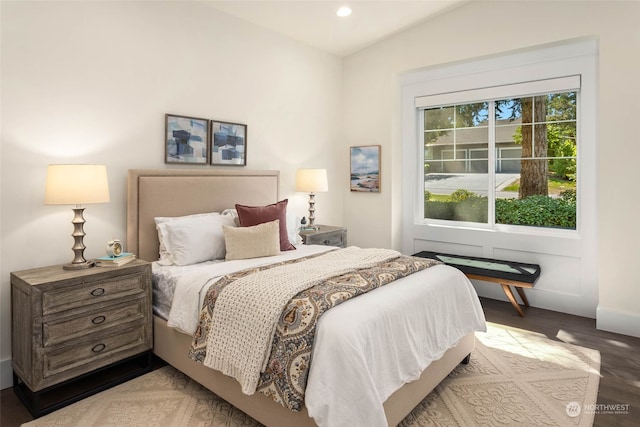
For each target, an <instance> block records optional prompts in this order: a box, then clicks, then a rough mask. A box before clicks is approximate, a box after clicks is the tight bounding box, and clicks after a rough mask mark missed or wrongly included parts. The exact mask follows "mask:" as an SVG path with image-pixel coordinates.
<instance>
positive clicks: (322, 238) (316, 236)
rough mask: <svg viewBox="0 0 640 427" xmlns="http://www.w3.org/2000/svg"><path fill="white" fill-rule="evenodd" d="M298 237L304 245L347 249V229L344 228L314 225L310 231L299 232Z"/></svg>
mask: <svg viewBox="0 0 640 427" xmlns="http://www.w3.org/2000/svg"><path fill="white" fill-rule="evenodd" d="M300 237H302V243H304V244H305V245H324V246H337V247H340V248H346V247H347V229H346V228H344V227H332V226H330V225H316V226H315V228H314V229H311V230H300Z"/></svg>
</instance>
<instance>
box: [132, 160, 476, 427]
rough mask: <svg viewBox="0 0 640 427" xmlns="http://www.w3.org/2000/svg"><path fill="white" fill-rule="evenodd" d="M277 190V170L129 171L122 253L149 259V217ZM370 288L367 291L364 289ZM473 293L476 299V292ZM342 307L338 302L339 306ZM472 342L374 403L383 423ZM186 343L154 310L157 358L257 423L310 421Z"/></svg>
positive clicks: (469, 339) (260, 200)
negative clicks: (249, 390) (194, 353)
mask: <svg viewBox="0 0 640 427" xmlns="http://www.w3.org/2000/svg"><path fill="white" fill-rule="evenodd" d="M278 190H279V172H278V171H257V170H245V169H243V170H238V169H233V170H218V169H216V170H211V169H210V170H195V169H159V170H141V169H140V170H130V171H129V177H128V208H127V250H128V251H131V252H134V253H136V254H137V255H138V257H139V258H141V259H144V260H147V261H156V260H157V259H158V253H159V241H158V233H157V230H156V226H155V221H154V218H156V217H179V216H184V215H192V214H199V213H204V212H221V211H223V210H225V209H228V208H230V207H233V206H235V204H244V205H249V206H262V205H268V204H272V203H274V202H276V201H278V200H279V194H278ZM437 268H450V267H446V266H438V267H437ZM461 276H463V275H461ZM464 280H466V278H465V279H464ZM374 293H375V291H374V292H370V294H374ZM366 295H368V294H366ZM474 297H475V298H476V299H477V296H474ZM354 300H357V298H354ZM348 302H349V303H351V302H352V301H348ZM344 305H345V306H346V303H345V304H344ZM477 306H479V302H478V303H477ZM340 307H341V306H338V307H336V311H337V309H338V308H340ZM475 316H476V317H478V319H480V318H481V319H480V320H481V321H480V320H478V321H477V322H476V323H477V325H476V327H475V330H482V328H483V327H484V316H483V314H482V313H481V312H480V313H475ZM325 317H328V315H326V316H325ZM474 341H475V338H474V333H473V331H469V332H468V333H466V334H465V335H464V336H463V337H461V338H460V339H459V340H457V342H455V343H453V344H452V345H451V346H450V348H448V349H446V351H445V352H444V354H443V355H442V357H440V358H439V359H437V360H434V361H431V362H430V363H429V364H428V366H427V367H426V368H425V369H424V370H423V371H422V373H421V374H419V377H418V378H417V379H415V380H413V379H412V380H411V381H410V382H407V383H406V384H404V385H402V386H401V387H400V388H398V389H397V390H396V391H394V392H393V393H391V394H390V395H389V396H388V398H386V400H384V403H383V405H382V409H383V410H384V418H385V419H386V424H387V425H396V424H398V423H399V422H400V421H402V419H403V418H404V417H405V416H406V415H408V414H409V413H410V412H411V410H412V409H413V408H414V407H415V406H416V405H417V404H418V403H419V402H420V401H421V400H422V399H423V398H424V397H425V396H427V395H428V394H429V392H431V391H432V390H433V389H434V388H435V387H436V386H437V385H438V384H439V383H440V382H441V381H442V379H444V378H445V377H446V376H447V375H448V374H449V373H450V372H451V371H452V370H453V369H454V368H455V367H456V366H457V365H458V364H459V363H461V362H462V361H463V360H464V359H467V360H468V356H469V355H470V353H471V351H472V349H473V346H474ZM191 344H192V337H191V336H190V335H188V334H185V333H183V332H180V331H179V330H177V329H176V328H172V327H169V326H168V323H167V320H166V318H164V316H160V315H154V349H153V351H154V353H155V354H156V355H157V356H158V357H160V358H161V359H163V360H164V361H166V362H167V363H169V364H170V365H172V366H174V367H175V368H177V369H178V370H180V371H182V372H184V373H185V374H186V375H188V376H189V377H191V378H193V379H194V380H195V381H197V382H199V383H200V384H202V385H203V386H205V387H206V388H208V389H209V390H211V391H212V392H214V393H216V394H217V395H218V396H220V397H222V398H223V399H225V400H226V401H228V402H229V403H231V404H232V405H234V406H235V407H237V408H238V409H240V410H242V411H243V412H245V413H246V414H248V415H250V416H251V417H253V418H254V419H256V420H257V421H259V422H260V423H262V424H264V425H267V426H278V427H281V426H296V427H300V426H313V425H316V421H315V419H314V418H311V417H310V416H309V413H308V411H307V408H306V407H303V408H302V410H300V411H297V412H294V411H291V410H289V409H287V408H285V407H284V406H282V405H281V404H279V403H276V402H274V401H273V400H272V399H271V398H270V397H267V396H266V395H264V394H261V393H254V394H252V395H247V394H244V393H243V392H242V390H241V386H240V384H239V383H238V382H237V381H236V380H235V379H233V378H231V377H229V376H227V375H224V374H222V373H221V372H219V371H216V370H212V369H209V368H207V367H205V366H204V365H203V364H201V363H198V362H195V361H194V360H192V359H191V358H190V357H188V353H189V350H190V347H191ZM443 351H444V350H443ZM314 355H315V353H314ZM314 357H315V356H314ZM314 360H315V359H314ZM318 360H319V359H318ZM318 363H319V362H318ZM312 365H313V364H312ZM321 424H326V423H325V422H323V423H321ZM333 424H334V423H331V425H333Z"/></svg>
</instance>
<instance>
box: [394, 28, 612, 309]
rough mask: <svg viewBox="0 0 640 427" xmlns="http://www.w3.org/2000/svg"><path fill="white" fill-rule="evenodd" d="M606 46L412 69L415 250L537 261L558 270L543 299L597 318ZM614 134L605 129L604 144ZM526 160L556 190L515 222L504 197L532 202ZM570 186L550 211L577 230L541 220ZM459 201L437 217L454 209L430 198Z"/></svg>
mask: <svg viewBox="0 0 640 427" xmlns="http://www.w3.org/2000/svg"><path fill="white" fill-rule="evenodd" d="M597 52H598V46H597V40H595V39H581V40H572V41H567V42H562V43H556V44H553V45H544V46H539V47H537V48H532V49H523V50H518V51H513V52H507V53H504V54H501V55H492V56H489V57H482V58H474V59H470V60H468V61H464V62H457V63H452V64H448V65H442V66H434V67H429V68H425V69H421V70H415V71H410V72H407V73H406V74H404V75H402V76H401V79H400V84H401V91H402V100H401V118H402V180H401V187H402V188H401V193H402V224H401V225H402V251H403V252H404V253H416V252H419V251H425V250H426V251H434V250H437V251H441V252H444V253H451V254H462V255H470V256H478V257H487V258H496V259H505V260H513V261H520V262H535V263H537V264H540V265H541V267H542V271H546V272H547V273H546V274H545V275H543V277H541V278H540V281H539V284H538V285H536V299H537V301H536V304H538V305H541V306H545V307H553V308H552V309H557V310H558V311H563V310H566V308H567V307H572V308H576V307H581V308H583V309H584V310H585V311H584V312H585V313H595V307H596V306H597V303H598V292H597V289H598V286H597V277H598V272H597V265H598V262H597V260H598V257H597V244H596V242H597V229H598V223H597V214H598V211H597V206H598V205H597V197H598V189H599V187H598V182H597V178H598V168H597V156H596V148H597V136H598V132H597V123H598V116H597V108H596V107H597V105H598V103H597V92H598V91H597V87H598V83H597V73H596V71H597V62H598V61H597V58H598V53H597ZM607 137H608V135H601V138H603V146H604V147H606V138H607ZM543 138H546V144H547V145H546V149H547V151H546V153H545V152H544V151H540V150H541V149H543V148H545V147H544V145H542V146H541V145H540V143H541V141H542V142H543V141H544V139H543ZM529 140H530V141H529ZM529 142H530V144H529ZM618 154H619V155H624V153H618ZM523 166H524V168H527V167H534V168H535V169H536V170H538V171H542V173H543V176H546V179H544V180H534V182H536V183H540V182H541V183H542V185H545V184H546V185H547V188H548V193H549V194H548V196H531V197H538V198H539V199H538V200H536V199H535V198H534V201H535V202H536V203H537V205H536V207H537V208H538V209H537V210H530V211H528V212H529V213H530V215H529V216H528V217H525V221H522V222H519V223H517V224H512V222H516V221H514V219H513V218H514V217H517V218H516V219H517V220H520V216H518V215H516V214H515V213H514V212H517V211H516V210H515V209H510V208H511V206H507V208H509V209H507V212H509V213H511V215H506V216H505V214H504V212H502V210H503V206H502V204H507V203H513V204H517V203H524V202H523V201H522V200H521V197H520V190H521V189H522V187H523V185H524V186H526V185H528V184H527V183H525V184H523V182H522V181H523V180H522V175H523ZM545 168H546V170H545ZM430 174H433V176H432V177H429V175H430ZM438 175H440V176H438ZM452 176H455V177H456V178H453V177H452ZM428 177H429V178H431V179H429V180H427V179H426V178H428ZM505 177H511V178H510V179H509V180H508V182H506V181H504V180H503V178H505ZM472 178H473V179H472ZM514 178H515V180H514ZM556 179H558V181H556ZM447 180H448V184H447V186H448V187H449V188H448V189H447V191H446V192H445V190H444V184H445V182H447ZM453 180H457V182H456V181H453ZM574 188H575V193H573V191H571V190H573V189H574ZM456 190H462V191H458V192H456ZM425 191H429V192H430V193H431V196H430V198H429V200H428V201H425ZM605 191H608V190H605ZM505 192H506V194H505ZM563 192H564V196H563V197H564V198H565V199H566V202H567V205H568V206H570V208H568V209H566V210H565V211H563V210H560V209H557V210H556V211H554V213H553V215H551V217H552V218H553V219H554V220H557V219H558V218H560V217H562V216H563V215H565V217H568V218H569V220H570V221H571V222H572V221H575V225H567V224H566V223H560V224H559V225H557V224H553V223H549V222H542V223H540V224H542V225H538V224H539V223H537V222H536V221H535V219H536V218H537V214H538V213H540V212H542V213H546V211H548V210H550V209H551V208H550V207H549V206H548V204H551V203H555V202H557V201H560V199H561V196H560V194H561V193H563ZM454 193H456V194H455V196H453V194H454ZM574 194H575V200H571V199H572V198H573V197H574ZM452 196H453V197H454V198H455V201H458V200H463V199H464V200H465V201H466V203H450V204H449V205H450V206H455V208H452V209H450V210H448V211H447V212H445V213H444V214H443V213H442V212H438V213H439V214H440V215H442V217H443V218H445V219H434V218H433V217H434V216H435V214H434V211H435V210H437V209H441V210H445V209H447V208H444V207H439V208H438V207H435V208H432V206H426V207H425V205H427V202H429V203H431V202H438V201H440V202H442V203H440V204H441V205H444V204H446V203H445V202H447V201H448V200H450V199H451V198H452ZM545 202H547V204H545ZM436 204H437V203H433V205H434V206H435V205H436ZM534 214H535V215H534ZM456 215H457V216H456ZM547 216H548V215H547ZM474 285H475V287H476V289H477V291H478V293H479V294H480V295H483V296H488V297H490V298H502V297H501V295H499V293H498V292H497V291H496V290H495V289H494V288H493V287H490V286H485V285H486V284H484V283H482V282H474ZM576 312H577V311H576Z"/></svg>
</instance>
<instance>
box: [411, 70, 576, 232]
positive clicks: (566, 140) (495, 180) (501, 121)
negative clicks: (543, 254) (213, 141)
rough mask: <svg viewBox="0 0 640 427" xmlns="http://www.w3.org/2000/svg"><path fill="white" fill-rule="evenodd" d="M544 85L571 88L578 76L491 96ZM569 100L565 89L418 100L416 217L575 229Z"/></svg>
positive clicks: (572, 95) (572, 94) (572, 106)
mask: <svg viewBox="0 0 640 427" xmlns="http://www.w3.org/2000/svg"><path fill="white" fill-rule="evenodd" d="M545 86H547V87H554V88H557V87H562V86H568V87H572V86H579V78H577V77H576V78H562V79H553V80H549V81H547V82H540V81H536V82H534V83H532V84H530V85H529V84H519V85H516V86H513V85H510V86H503V87H497V88H492V91H493V92H497V93H500V92H505V93H508V92H509V91H514V92H526V91H528V90H539V89H540V88H543V87H545ZM577 95H578V92H577V91H576V90H569V91H560V92H553V93H542V94H535V95H532V96H518V97H507V98H498V99H492V100H486V101H482V102H471V103H459V104H452V105H443V106H433V107H431V106H429V103H430V102H433V100H432V98H431V97H422V98H420V99H419V100H418V102H417V103H419V104H420V105H421V107H420V108H419V111H420V116H422V118H423V120H421V121H420V123H419V126H421V129H420V133H421V134H422V135H423V138H422V141H421V143H422V144H424V190H425V191H424V218H425V219H427V220H429V219H436V220H447V221H463V222H472V223H482V224H487V225H489V226H493V225H495V224H509V225H519V226H537V227H553V228H565V229H573V230H575V229H576V186H577V173H576V166H577V146H578V144H577V142H578V141H577V119H578V118H577V110H576V101H577ZM474 96H477V95H475V94H474V93H473V91H469V93H465V92H462V93H454V94H451V96H450V97H451V98H456V97H458V98H462V99H464V98H472V97H474ZM437 100H438V101H442V100H443V95H438V99H437Z"/></svg>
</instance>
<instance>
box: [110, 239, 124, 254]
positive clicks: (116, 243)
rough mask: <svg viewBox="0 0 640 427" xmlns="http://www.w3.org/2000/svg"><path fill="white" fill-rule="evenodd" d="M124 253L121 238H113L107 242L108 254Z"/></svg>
mask: <svg viewBox="0 0 640 427" xmlns="http://www.w3.org/2000/svg"><path fill="white" fill-rule="evenodd" d="M120 255H122V243H120V239H113V240H109V241H108V242H107V256H109V257H112V258H113V257H117V256H120Z"/></svg>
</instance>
